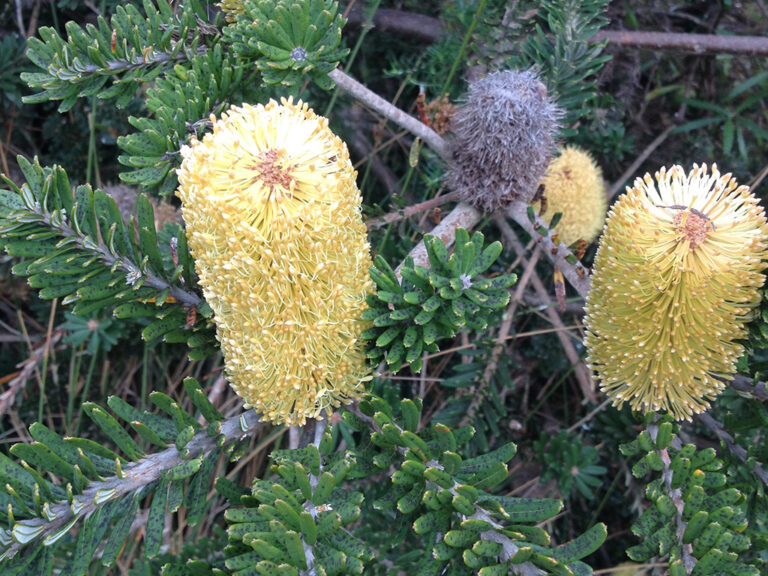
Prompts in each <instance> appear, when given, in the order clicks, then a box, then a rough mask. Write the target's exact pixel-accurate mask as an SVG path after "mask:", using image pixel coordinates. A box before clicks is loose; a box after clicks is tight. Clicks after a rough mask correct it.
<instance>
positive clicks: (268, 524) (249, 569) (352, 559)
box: [225, 433, 374, 576]
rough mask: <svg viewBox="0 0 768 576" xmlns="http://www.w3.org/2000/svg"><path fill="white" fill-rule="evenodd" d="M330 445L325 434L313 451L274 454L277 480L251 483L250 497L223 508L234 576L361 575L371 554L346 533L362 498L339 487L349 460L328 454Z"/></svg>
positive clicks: (351, 461)
mask: <svg viewBox="0 0 768 576" xmlns="http://www.w3.org/2000/svg"><path fill="white" fill-rule="evenodd" d="M330 439H331V436H330V434H327V433H326V434H325V436H324V437H323V441H322V442H321V443H320V446H315V445H314V444H310V445H308V446H306V447H305V448H301V449H297V450H280V451H277V452H275V453H274V454H273V464H272V466H271V470H272V472H274V473H275V474H276V475H277V477H276V478H275V479H274V480H256V481H255V482H254V483H253V486H252V488H251V494H250V495H244V496H242V497H240V498H239V499H237V500H235V501H234V502H233V504H235V506H233V507H231V508H229V509H228V510H227V512H226V513H225V518H226V520H227V522H228V523H229V528H228V530H227V533H228V537H229V541H230V544H229V546H228V548H227V549H226V550H225V554H226V555H227V560H226V567H227V569H228V570H230V572H231V574H232V575H233V576H240V575H242V576H245V575H246V574H263V575H264V576H270V575H272V574H279V575H281V576H283V575H284V576H298V575H299V574H300V573H305V572H304V571H306V570H308V569H310V568H311V569H312V570H313V571H314V572H315V573H316V574H318V575H319V576H332V575H335V574H363V573H364V569H365V564H366V563H367V562H370V561H371V560H372V559H373V556H374V554H373V550H371V549H370V548H369V547H368V546H367V545H366V544H365V543H364V542H363V541H362V540H360V539H358V538H356V537H355V536H353V535H351V534H350V532H349V526H350V525H351V524H352V523H354V522H356V521H357V520H358V518H359V516H360V504H361V503H362V501H363V499H364V496H363V494H362V492H359V491H358V490H356V489H351V490H350V489H348V488H347V487H345V485H344V479H345V478H346V477H347V475H348V474H349V472H350V470H351V469H352V468H353V467H354V466H355V463H356V462H355V459H354V457H352V456H351V455H345V454H343V453H336V454H331V453H330V448H331V447H332V444H331V442H330ZM308 551H309V553H307V552H308ZM308 559H311V561H308Z"/></svg>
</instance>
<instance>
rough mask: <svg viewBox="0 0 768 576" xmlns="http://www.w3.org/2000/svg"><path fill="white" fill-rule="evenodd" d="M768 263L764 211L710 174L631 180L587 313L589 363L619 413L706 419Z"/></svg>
mask: <svg viewBox="0 0 768 576" xmlns="http://www.w3.org/2000/svg"><path fill="white" fill-rule="evenodd" d="M767 257H768V225H766V218H765V213H764V211H763V208H762V207H760V205H759V204H758V201H757V199H756V198H755V197H754V196H753V195H752V193H750V192H749V189H748V188H747V187H746V186H738V185H737V183H736V181H735V180H734V179H733V178H731V175H730V174H725V175H722V176H721V175H720V173H719V172H718V171H717V167H716V166H715V165H713V166H712V171H711V172H709V171H708V170H707V166H706V165H703V166H696V165H694V167H693V170H691V172H690V173H688V174H686V173H685V171H684V170H683V169H682V168H681V167H680V166H673V167H672V168H671V169H669V170H666V169H664V168H662V169H661V170H660V171H659V172H657V173H656V179H655V181H654V180H653V179H652V178H651V177H650V175H648V174H646V176H645V178H643V179H639V178H638V179H637V180H635V185H634V187H633V188H631V189H629V188H628V189H627V193H626V194H625V195H624V196H623V197H622V198H621V199H620V200H619V201H618V202H617V203H616V204H615V205H614V206H613V208H612V209H611V210H610V213H609V216H608V220H607V223H606V225H605V229H604V230H603V236H602V237H601V239H600V244H599V248H598V252H597V256H596V259H595V267H594V275H593V279H592V289H591V291H590V293H589V295H588V297H587V307H586V321H585V324H586V327H587V332H586V339H585V343H586V346H587V349H588V352H589V358H588V360H589V364H590V367H591V369H592V370H594V371H595V372H596V373H597V376H598V377H599V380H600V385H601V387H602V389H603V390H605V391H606V392H607V393H608V395H609V396H610V397H611V398H612V399H613V401H614V403H615V404H617V405H619V406H620V405H621V404H623V403H624V402H629V403H630V405H631V406H632V408H633V409H635V410H641V411H644V412H650V411H657V410H664V411H668V412H670V413H671V414H672V415H673V416H674V417H675V418H677V419H687V420H690V419H691V418H692V416H693V415H694V414H698V413H701V412H703V411H705V410H706V409H707V408H708V407H709V402H710V401H711V400H712V399H714V398H715V397H716V396H717V395H718V394H719V393H720V392H721V391H722V389H723V388H724V387H725V384H724V383H723V382H722V381H721V380H720V378H725V379H728V378H730V377H731V376H732V375H733V374H734V373H735V371H736V367H735V364H736V361H737V360H738V359H739V357H740V356H741V355H742V354H743V352H744V348H743V346H742V345H741V344H740V343H739V340H740V339H742V338H744V337H745V336H746V334H747V332H746V328H745V323H746V322H747V321H748V320H750V319H751V316H752V310H753V308H754V307H755V306H756V305H757V304H758V303H759V302H760V298H761V290H760V288H761V287H762V285H763V280H764V277H763V274H762V272H763V270H764V269H765V267H766V258H767Z"/></svg>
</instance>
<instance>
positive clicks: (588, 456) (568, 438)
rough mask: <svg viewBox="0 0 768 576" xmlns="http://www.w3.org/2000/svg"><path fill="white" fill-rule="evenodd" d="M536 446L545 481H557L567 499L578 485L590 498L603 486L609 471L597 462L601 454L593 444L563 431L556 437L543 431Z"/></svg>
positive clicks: (588, 498)
mask: <svg viewBox="0 0 768 576" xmlns="http://www.w3.org/2000/svg"><path fill="white" fill-rule="evenodd" d="M533 449H534V451H535V453H536V458H537V459H538V460H539V461H540V462H541V464H542V473H541V480H542V481H544V480H547V479H550V478H552V479H554V480H556V481H557V485H558V487H559V488H560V492H562V494H563V496H564V497H565V498H569V497H570V496H571V492H572V491H573V489H574V488H575V489H576V490H578V492H579V493H580V494H581V495H582V496H583V497H584V498H586V499H587V500H592V499H594V497H595V493H594V490H595V489H596V488H598V487H599V486H601V485H602V483H603V480H602V478H601V476H603V475H605V473H606V472H607V470H606V468H605V467H604V466H600V465H599V464H598V461H599V459H600V455H599V453H598V451H597V449H596V448H595V447H594V446H589V445H586V444H582V442H581V440H579V438H577V437H575V436H573V435H571V434H569V433H568V432H566V431H564V430H563V431H561V432H560V433H559V434H558V435H557V436H555V437H553V438H550V437H549V436H548V435H547V434H542V436H541V437H540V438H539V440H537V441H536V442H534V443H533Z"/></svg>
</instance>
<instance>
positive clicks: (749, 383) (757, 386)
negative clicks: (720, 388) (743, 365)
mask: <svg viewBox="0 0 768 576" xmlns="http://www.w3.org/2000/svg"><path fill="white" fill-rule="evenodd" d="M729 384H730V387H731V388H733V389H735V390H738V391H739V392H746V393H747V394H749V395H750V396H751V397H752V398H754V399H755V400H758V401H760V402H765V401H766V400H768V387H766V384H765V382H754V381H753V380H752V379H751V378H747V377H746V376H742V375H741V374H736V375H735V376H734V377H733V380H731V381H730V383H729Z"/></svg>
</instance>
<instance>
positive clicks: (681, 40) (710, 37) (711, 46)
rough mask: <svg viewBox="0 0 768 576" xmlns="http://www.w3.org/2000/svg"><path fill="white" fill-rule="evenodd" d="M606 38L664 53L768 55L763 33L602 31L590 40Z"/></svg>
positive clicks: (619, 43)
mask: <svg viewBox="0 0 768 576" xmlns="http://www.w3.org/2000/svg"><path fill="white" fill-rule="evenodd" d="M603 40H608V42H609V43H610V44H614V45H619V46H632V47H637V48H647V49H649V50H661V51H664V52H692V53H694V54H741V55H746V56H768V38H766V37H764V36H726V35H722V34H687V33H679V32H646V31H644V30H601V31H600V32H598V33H597V34H595V35H594V36H592V38H590V39H589V41H590V42H602V41H603Z"/></svg>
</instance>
